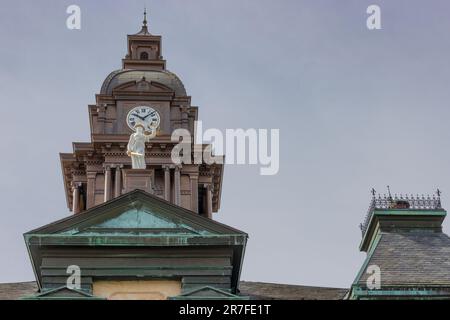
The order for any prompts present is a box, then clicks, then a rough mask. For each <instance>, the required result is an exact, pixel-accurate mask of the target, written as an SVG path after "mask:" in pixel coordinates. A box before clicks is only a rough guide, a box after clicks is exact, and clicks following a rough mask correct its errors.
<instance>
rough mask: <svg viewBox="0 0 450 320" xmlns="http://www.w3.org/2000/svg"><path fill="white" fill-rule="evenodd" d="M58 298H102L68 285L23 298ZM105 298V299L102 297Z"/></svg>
mask: <svg viewBox="0 0 450 320" xmlns="http://www.w3.org/2000/svg"><path fill="white" fill-rule="evenodd" d="M46 299H49V300H57V299H70V300H75V299H83V300H84V299H102V298H98V297H95V296H93V295H91V294H90V293H88V292H85V291H83V290H77V289H72V288H68V287H66V286H63V287H59V288H55V289H50V290H45V291H43V292H41V293H38V294H35V295H33V296H29V297H24V298H23V300H46ZM102 300H103V299H102Z"/></svg>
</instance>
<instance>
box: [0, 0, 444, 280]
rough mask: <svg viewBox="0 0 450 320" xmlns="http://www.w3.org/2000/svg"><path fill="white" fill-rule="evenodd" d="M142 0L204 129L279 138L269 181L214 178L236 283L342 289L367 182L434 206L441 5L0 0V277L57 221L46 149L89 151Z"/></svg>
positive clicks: (438, 168) (251, 174)
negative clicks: (238, 243) (370, 12)
mask: <svg viewBox="0 0 450 320" xmlns="http://www.w3.org/2000/svg"><path fill="white" fill-rule="evenodd" d="M70 4H78V5H79V6H80V7H81V9H82V29H81V30H80V31H71V30H68V29H67V28H66V26H65V20H66V17H67V14H66V13H65V11H66V8H67V6H68V5H70ZM145 4H146V5H147V7H148V8H149V11H150V15H149V19H150V21H149V25H150V31H151V32H152V33H154V34H160V35H162V36H163V55H164V57H165V58H166V59H167V65H168V69H169V70H171V71H173V72H175V73H177V74H178V75H179V76H180V77H181V79H182V80H183V82H184V84H185V86H186V89H187V90H188V94H190V95H191V96H192V100H193V104H194V105H198V106H199V108H200V109H199V111H200V119H201V120H203V122H204V127H216V128H220V129H225V128H239V127H242V128H279V129H280V139H281V147H280V153H281V162H280V172H279V174H278V175H276V176H272V177H268V176H260V175H259V169H258V167H255V166H231V165H229V166H226V168H225V176H224V184H223V194H222V208H221V210H220V212H219V213H218V214H216V216H215V217H216V219H217V220H219V221H221V222H224V223H226V224H229V225H231V226H234V227H237V228H239V229H241V230H244V231H246V232H248V233H249V234H250V240H249V244H248V249H247V252H246V257H245V263H244V272H243V275H242V279H243V280H251V281H267V282H280V283H292V284H303V285H320V286H339V287H349V286H350V284H351V283H352V281H353V279H354V277H355V276H356V273H357V271H358V269H359V267H360V266H361V263H362V261H363V260H364V256H365V254H364V253H360V252H359V251H358V245H359V242H360V238H361V233H360V231H359V229H358V224H359V223H360V222H362V220H363V218H364V215H365V213H366V210H367V207H368V205H369V200H370V193H369V190H370V188H371V187H375V189H377V190H379V191H382V192H384V191H385V186H386V185H387V184H390V185H391V188H392V190H393V192H398V193H405V192H407V193H431V192H433V191H434V190H435V189H436V188H437V187H440V188H441V189H442V190H443V205H444V207H445V206H446V205H447V203H450V179H449V177H450V151H449V148H448V141H449V138H450V128H449V127H448V119H449V116H450V109H449V106H448V101H450V90H449V77H450V59H449V56H450V36H449V32H448V30H449V29H450V19H448V15H449V14H450V3H449V2H448V1H445V0H442V1H425V0H422V1H412V0H408V1H406V0H404V1H401V0H396V1H365V0H353V1H350V0H340V1H332V0H328V1H324V0H308V1H299V0H291V1H288V0H284V1H274V0H272V1H268V0H246V1H239V0H227V1H217V0H183V1H182V0H164V1H163V0H153V1H144V0H139V1H130V0H126V1H125V0H121V1H119V0H118V1H75V0H71V1H60V0H58V1H56V0H53V1H49V0H45V1H44V0H40V1H23V0H15V1H1V3H0V40H1V45H0V98H1V107H0V134H1V135H2V137H3V141H4V144H3V146H2V149H3V152H2V157H1V158H0V177H1V180H0V201H1V203H2V209H1V227H0V251H1V253H2V254H1V258H0V259H1V260H0V282H13V281H25V280H32V279H33V274H32V270H31V266H30V262H29V258H28V256H27V252H26V248H25V245H24V241H23V238H22V234H23V233H24V232H26V231H29V230H31V229H33V228H36V227H38V226H41V225H44V224H47V223H49V222H52V221H54V220H56V219H60V218H63V217H65V216H67V215H68V214H69V211H68V209H67V208H66V203H65V198H64V190H63V183H62V176H61V169H60V164H59V155H58V153H59V152H69V151H71V150H72V149H71V148H72V145H71V143H72V141H89V127H88V125H89V122H88V113H87V105H88V104H91V103H94V102H95V97H94V95H95V93H97V92H98V91H99V89H100V86H101V84H102V82H103V80H104V78H105V77H106V76H107V75H108V73H109V72H110V71H112V70H114V69H118V68H119V67H120V63H121V59H122V58H123V57H124V55H125V53H126V34H129V33H135V32H137V31H138V30H139V28H140V25H141V20H142V16H141V13H142V10H143V7H144V5H145ZM370 4H378V5H380V6H381V10H382V28H383V29H382V30H377V31H369V30H368V29H367V28H366V18H367V14H366V8H367V6H368V5H370ZM449 225H450V224H449V222H448V221H447V222H446V223H445V231H446V232H447V233H449V232H450V230H449V229H450V227H449Z"/></svg>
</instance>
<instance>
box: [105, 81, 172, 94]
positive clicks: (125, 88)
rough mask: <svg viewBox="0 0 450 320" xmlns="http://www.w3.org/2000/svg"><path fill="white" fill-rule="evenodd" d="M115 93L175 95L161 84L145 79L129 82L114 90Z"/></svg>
mask: <svg viewBox="0 0 450 320" xmlns="http://www.w3.org/2000/svg"><path fill="white" fill-rule="evenodd" d="M113 92H114V93H124V92H127V93H129V92H134V93H139V92H146V93H173V90H172V89H171V88H169V87H167V86H165V85H163V84H161V83H159V82H156V81H147V80H145V78H143V79H142V80H140V81H129V82H126V83H124V84H121V85H119V86H117V87H115V88H114V89H113Z"/></svg>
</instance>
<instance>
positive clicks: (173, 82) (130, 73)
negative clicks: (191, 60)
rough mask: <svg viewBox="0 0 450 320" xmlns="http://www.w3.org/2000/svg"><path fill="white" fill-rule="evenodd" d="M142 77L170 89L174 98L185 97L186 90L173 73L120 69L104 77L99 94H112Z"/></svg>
mask: <svg viewBox="0 0 450 320" xmlns="http://www.w3.org/2000/svg"><path fill="white" fill-rule="evenodd" d="M142 77H145V80H147V81H149V82H151V81H155V82H158V83H161V84H162V85H165V86H167V87H169V88H171V89H172V90H173V91H174V92H175V96H177V97H183V96H186V95H187V94H186V89H185V88H184V85H183V83H182V82H181V80H180V78H178V77H177V76H176V75H175V74H174V73H172V72H170V71H167V70H131V69H121V70H116V71H113V72H111V73H110V74H109V76H108V77H106V79H105V81H103V85H102V88H101V90H100V94H109V95H110V94H112V91H113V89H114V88H116V87H117V86H120V85H121V84H124V83H127V82H130V81H140V80H142Z"/></svg>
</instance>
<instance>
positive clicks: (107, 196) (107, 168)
mask: <svg viewBox="0 0 450 320" xmlns="http://www.w3.org/2000/svg"><path fill="white" fill-rule="evenodd" d="M109 200H111V166H110V165H106V166H105V202H106V201H109Z"/></svg>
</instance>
